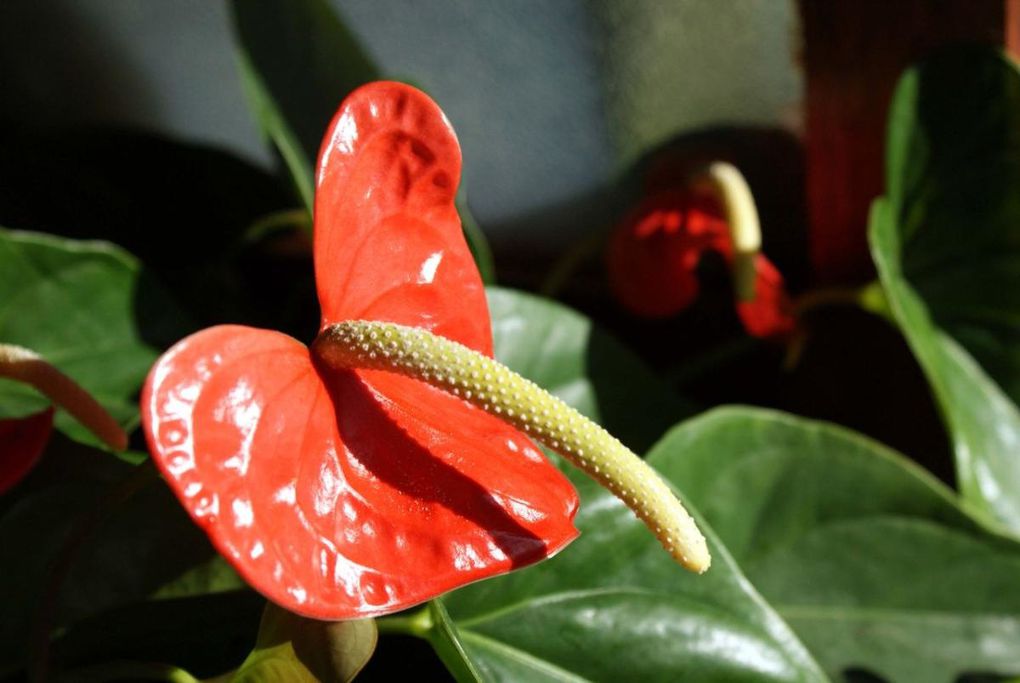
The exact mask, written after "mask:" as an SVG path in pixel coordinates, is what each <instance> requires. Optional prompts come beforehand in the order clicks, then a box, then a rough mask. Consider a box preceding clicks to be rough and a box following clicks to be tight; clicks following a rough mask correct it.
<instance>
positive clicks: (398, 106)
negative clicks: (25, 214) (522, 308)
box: [142, 83, 577, 619]
mask: <svg viewBox="0 0 1020 683" xmlns="http://www.w3.org/2000/svg"><path fill="white" fill-rule="evenodd" d="M460 165H461V157H460V148H459V146H458V144H457V140H456V137H455V136H454V134H453V131H452V129H451V128H450V125H449V123H448V121H447V120H446V118H445V117H444V116H443V114H442V112H441V111H440V110H439V108H438V107H437V106H436V105H435V103H433V102H432V101H431V100H430V99H429V98H428V97H427V96H425V95H424V94H422V93H421V92H419V91H417V90H415V89H413V88H410V87H409V86H405V85H402V84H397V83H374V84H370V85H368V86H365V87H363V88H360V89H359V90H357V91H355V92H354V93H353V94H352V95H350V96H349V97H348V98H347V99H346V100H345V101H344V103H343V105H342V106H341V108H340V111H339V112H338V113H337V116H336V118H335V119H334V120H333V123H332V124H331V126H330V128H329V130H328V132H327V135H326V138H325V140H324V142H323V148H322V151H321V153H320V158H319V168H318V179H317V194H316V204H315V268H316V280H317V284H318V291H319V301H320V304H321V307H322V327H323V328H326V327H328V326H329V325H331V324H333V323H336V322H341V321H344V320H356V319H361V320H380V321H388V322H395V323H400V324H402V325H409V326H412V327H419V328H423V329H427V330H429V331H431V332H433V333H435V334H439V335H442V336H444V337H447V338H449V339H453V340H455V341H458V342H460V343H461V344H464V345H465V346H468V347H470V348H472V349H474V350H476V351H478V352H480V353H483V354H486V355H491V354H492V339H491V332H490V323H489V316H488V310H487V307H486V303H485V298H484V292H483V289H482V283H481V280H480V278H479V276H478V273H477V270H476V269H475V267H474V264H473V262H472V260H471V257H470V254H469V252H468V249H467V247H466V245H465V244H464V240H463V237H462V236H461V230H460V223H459V220H458V218H457V214H456V211H455V209H454V205H453V199H454V194H455V191H456V187H457V183H458V182H459V178H460ZM142 406H143V420H144V425H145V429H146V434H147V437H148V439H149V445H150V448H151V450H152V453H153V458H154V459H155V461H156V463H157V464H158V465H159V467H160V468H161V469H162V471H163V472H164V474H165V475H166V478H167V480H168V481H169V482H170V485H171V486H172V487H173V489H174V491H175V492H176V494H177V496H178V497H179V498H180V500H181V502H182V503H183V504H184V506H185V507H186V508H187V509H188V511H189V512H190V514H191V515H192V517H193V518H194V519H195V520H196V521H197V522H198V523H199V524H200V525H202V526H203V527H204V528H205V529H206V531H207V532H208V533H209V535H210V537H211V538H212V540H213V542H214V543H215V544H216V546H217V547H218V548H219V550H220V551H221V552H222V553H223V554H224V555H225V556H226V557H227V558H228V559H230V560H231V561H232V562H233V564H234V565H235V566H236V567H237V569H238V570H239V571H240V573H241V574H242V575H243V576H244V577H245V579H246V580H248V582H249V583H251V584H252V585H253V586H254V587H255V588H256V589H258V590H259V591H261V592H262V593H264V594H265V595H266V596H268V597H269V598H270V599H272V600H273V601H274V602H276V603H278V604H280V605H282V606H283V607H285V608H287V609H289V610H292V611H294V612H298V613H301V614H304V615H307V616H312V617H317V618H322V619H343V618H353V617H360V616H368V615H373V614H381V613H385V612H391V611H395V610H398V609H403V608H405V607H408V606H410V605H413V604H415V603H418V602H421V601H423V600H427V599H429V598H431V597H433V596H435V595H438V594H440V593H442V592H445V591H447V590H450V589H452V588H455V587H457V586H459V585H462V584H464V583H467V582H470V581H475V580H477V579H480V578H484V577H486V576H490V575H493V574H498V573H501V572H505V571H508V570H510V569H512V568H515V567H520V566H523V565H526V564H529V563H531V562H535V561H537V560H539V559H542V558H544V557H547V556H548V555H550V554H552V553H555V552H556V551H558V550H559V549H560V548H562V547H563V546H565V545H566V544H567V543H569V542H570V541H571V540H572V539H573V538H574V537H575V536H576V534H577V532H576V530H575V529H574V527H573V522H572V520H573V516H574V512H575V511H576V508H577V496H576V493H575V491H574V489H573V487H572V486H571V485H570V484H569V482H568V481H567V480H566V478H565V477H563V475H562V474H561V473H560V472H559V471H558V470H557V469H556V468H555V467H553V466H552V465H551V464H549V463H548V461H546V460H545V458H544V457H542V456H541V454H540V453H539V451H538V449H537V448H536V447H535V446H534V444H532V443H531V441H529V439H528V438H527V437H526V436H525V435H523V434H521V433H520V432H518V431H517V430H516V429H514V428H512V427H510V426H509V425H507V424H505V423H504V422H502V421H501V420H499V419H497V418H495V417H492V416H490V415H488V414H486V413H485V412H483V411H482V410H480V409H478V408H476V407H474V406H472V405H470V404H469V403H468V402H466V401H464V400H463V399H461V398H458V397H455V396H451V395H449V394H447V393H445V392H443V391H441V390H439V389H435V388H433V387H430V386H428V385H426V384H423V383H421V382H418V381H416V380H413V379H410V378H407V377H402V376H399V375H394V374H390V373H384V372H380V371H376V370H354V371H338V370H331V369H329V368H328V367H327V366H326V365H325V364H323V363H321V362H318V361H317V360H315V359H313V357H312V355H311V354H310V352H309V349H308V348H307V347H306V346H305V345H304V344H302V343H301V342H299V341H297V340H295V339H292V338H291V337H288V336H286V335H284V334H280V333H277V332H271V331H266V330H257V329H252V328H247V327H239V326H221V327H215V328H211V329H208V330H205V331H203V332H199V333H198V334H195V335H193V336H191V337H188V338H187V339H185V340H183V341H182V342H180V343H178V344H177V345H176V346H174V347H173V348H172V349H171V350H170V351H168V352H167V354H166V355H164V356H163V357H162V358H161V359H160V361H159V362H158V363H157V364H156V366H155V367H154V368H153V370H152V372H151V374H150V376H149V379H148V381H147V383H146V387H145V390H144V392H143V397H142Z"/></svg>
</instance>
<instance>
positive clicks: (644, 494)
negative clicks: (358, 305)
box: [312, 321, 711, 573]
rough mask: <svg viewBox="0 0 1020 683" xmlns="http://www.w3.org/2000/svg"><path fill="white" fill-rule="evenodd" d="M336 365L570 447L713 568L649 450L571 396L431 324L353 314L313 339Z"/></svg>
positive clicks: (691, 560) (684, 560)
mask: <svg viewBox="0 0 1020 683" xmlns="http://www.w3.org/2000/svg"><path fill="white" fill-rule="evenodd" d="M312 350H313V352H314V353H315V354H317V356H318V357H319V358H320V359H321V360H322V361H324V362H325V363H326V364H328V365H329V366H331V367H334V368H346V369H353V368H367V369H376V370H386V371H389V372H396V373H399V374H402V375H406V376H408V377H413V378H415V379H418V380H421V381H424V382H427V383H429V384H431V385H432V386H434V387H438V388H440V389H442V390H444V391H447V392H449V393H451V394H453V395H455V396H459V397H461V398H463V399H464V400H466V401H468V402H469V403H471V404H472V405H474V406H477V407H478V408H481V409H482V410H484V411H485V412H487V413H490V414H492V415H495V416H496V417H499V418H501V419H502V420H504V421H506V422H509V423H510V424H512V425H514V426H515V427H517V428H518V429H520V430H521V431H523V432H525V433H527V434H528V435H529V436H532V437H534V438H535V439H537V440H539V441H541V442H542V443H544V444H545V445H547V446H549V447H550V448H552V449H553V450H555V451H557V452H558V453H560V454H562V455H563V456H564V457H565V458H566V459H567V460H569V461H570V462H571V463H573V464H574V465H576V466H577V467H579V468H580V469H582V470H584V471H585V472H586V473H587V474H588V475H589V476H591V477H592V478H593V479H595V480H596V481H598V482H599V483H600V484H602V485H603V486H605V487H606V488H607V489H609V490H610V491H611V492H612V493H613V494H615V495H616V496H617V497H618V498H620V499H621V500H623V502H624V503H626V504H627V506H628V507H629V508H630V509H631V510H633V511H634V513H635V514H636V515H637V516H638V517H639V518H640V519H641V520H642V521H643V522H644V523H645V524H646V525H647V526H648V528H649V529H651V531H652V532H653V533H654V534H655V536H656V538H658V539H659V542H660V543H662V545H663V547H665V548H666V550H667V551H668V552H669V553H670V555H672V556H673V558H674V559H675V560H676V561H677V562H679V563H680V564H681V565H683V566H684V567H686V568H687V569H690V570H692V571H695V572H699V573H700V572H703V571H705V570H706V569H707V568H708V566H709V564H710V562H711V558H710V557H709V553H708V546H707V544H706V543H705V537H704V536H703V535H702V534H701V532H700V531H699V530H698V527H697V525H696V524H695V523H694V520H693V519H691V516H690V515H689V514H688V513H687V511H686V510H685V509H684V507H683V506H682V505H681V504H680V501H678V500H677V499H676V496H675V495H674V494H673V491H672V490H671V489H670V488H669V486H668V485H667V484H666V483H665V482H664V481H663V480H662V479H661V478H660V477H659V475H658V474H657V473H656V472H655V470H653V469H652V468H651V467H649V466H648V465H647V464H646V463H645V462H644V461H643V460H641V458H639V457H638V456H636V455H635V454H634V453H632V452H631V451H630V450H629V449H628V448H627V447H626V446H624V445H623V444H622V443H620V442H619V441H618V440H617V439H616V438H614V437H613V436H611V435H610V434H609V433H608V432H607V431H605V430H604V429H602V428H601V427H599V426H598V425H597V424H595V423H594V422H592V421H591V420H589V419H588V418H586V417H584V416H583V415H581V414H580V413H579V412H577V411H576V410H574V409H573V408H571V407H570V406H568V405H567V404H566V403H564V402H563V401H561V400H560V399H558V398H556V397H555V396H553V395H552V394H550V393H548V392H547V391H545V390H544V389H542V388H540V387H539V386H538V385H536V384H535V383H533V382H531V381H529V380H527V379H524V378H523V377H521V376H520V375H518V374H516V373H515V372H513V371H512V370H510V369H509V368H507V367H505V366H503V365H501V364H500V363H498V362H496V361H495V360H493V359H492V358H489V357H488V356H485V355H483V354H481V353H478V352H477V351H474V350H472V349H469V348H467V347H466V346H464V345H462V344H459V343H457V342H454V341H450V340H449V339H445V338H443V337H439V336H436V335H434V334H432V333H430V332H428V331H426V330H422V329H418V328H413V327H406V326H403V325H396V324H392V323H383V322H368V321H347V322H343V323H340V324H337V325H333V326H331V327H328V328H326V329H325V330H323V331H322V332H321V333H320V334H319V337H318V338H317V339H316V340H315V343H314V344H313V345H312Z"/></svg>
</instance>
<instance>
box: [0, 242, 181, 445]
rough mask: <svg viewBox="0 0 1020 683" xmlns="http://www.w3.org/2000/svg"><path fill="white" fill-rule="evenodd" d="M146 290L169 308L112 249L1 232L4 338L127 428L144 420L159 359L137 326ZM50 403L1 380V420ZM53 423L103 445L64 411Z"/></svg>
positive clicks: (0, 333) (0, 335)
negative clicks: (141, 407) (142, 396)
mask: <svg viewBox="0 0 1020 683" xmlns="http://www.w3.org/2000/svg"><path fill="white" fill-rule="evenodd" d="M142 288H144V289H145V290H146V292H145V296H146V297H147V298H148V297H154V298H153V299H152V300H151V301H150V303H153V304H157V303H158V304H160V305H165V306H166V307H167V308H170V304H169V303H168V302H166V300H165V299H164V298H162V297H161V296H160V293H161V292H160V289H159V287H158V286H156V285H155V284H154V283H152V282H151V281H149V280H148V279H147V278H146V277H144V275H143V273H142V271H141V268H140V266H139V264H138V263H137V261H135V260H134V258H132V257H131V256H130V255H128V254H127V253H125V252H123V251H121V250H120V249H118V248H117V247H114V246H113V245H111V244H107V243H103V242H78V241H74V240H64V239H59V238H54V237H49V236H46V235H41V234H37V233H27V232H16V231H10V230H2V229H0V302H3V303H2V304H0V309H2V314H0V340H2V341H3V342H5V343H10V344H16V345H20V346H25V347H26V348H30V349H32V350H33V351H36V352H37V353H39V354H40V355H42V356H43V357H44V358H45V359H46V360H47V361H48V362H50V363H52V364H53V365H55V366H56V367H57V368H59V369H60V370H61V371H62V372H64V373H66V374H67V375H69V376H70V377H71V378H73V379H74V380H75V381H76V382H78V384H80V385H81V386H82V387H83V388H84V389H85V390H87V391H88V392H89V393H90V394H92V396H94V397H95V398H96V399H97V400H98V401H99V402H100V403H101V404H102V405H103V407H104V408H106V409H107V411H109V412H110V414H111V415H113V416H114V417H115V418H116V419H117V420H118V421H119V422H120V423H121V425H122V426H124V427H125V428H128V429H130V428H131V427H132V426H134V425H135V424H137V419H138V413H137V408H136V406H135V404H134V400H133V397H134V395H135V393H136V392H137V391H138V389H139V387H140V386H141V384H142V381H143V379H144V378H145V373H146V371H147V370H148V368H149V366H150V365H151V364H152V362H153V360H155V358H156V355H157V354H156V351H155V350H154V349H153V348H152V347H151V346H150V345H149V344H148V343H146V340H145V339H144V337H143V334H144V331H143V330H142V329H140V326H139V323H138V320H137V315H136V304H137V297H138V296H140V293H139V289H142ZM47 403H48V402H47V401H46V400H45V399H43V398H42V397H41V396H40V395H39V394H37V393H36V392H35V391H34V390H32V389H30V388H27V387H25V386H23V385H20V384H16V383H14V382H12V381H9V380H0V409H2V410H3V411H4V415H0V417H22V416H25V415H29V414H32V413H37V412H39V411H40V410H41V409H43V408H45V407H46V405H47ZM54 422H55V426H56V427H57V429H59V430H60V431H62V432H64V433H65V434H67V435H68V436H70V437H72V438H74V439H76V440H78V441H82V442H83V443H88V444H94V443H97V441H96V439H95V437H94V436H92V434H90V433H89V432H88V430H86V429H85V428H84V427H82V426H81V425H79V424H78V423H77V422H76V421H75V420H74V419H73V418H71V417H70V416H69V415H67V414H66V413H64V412H63V411H58V412H57V413H56V416H55V421H54Z"/></svg>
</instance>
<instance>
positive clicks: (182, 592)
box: [0, 440, 244, 672]
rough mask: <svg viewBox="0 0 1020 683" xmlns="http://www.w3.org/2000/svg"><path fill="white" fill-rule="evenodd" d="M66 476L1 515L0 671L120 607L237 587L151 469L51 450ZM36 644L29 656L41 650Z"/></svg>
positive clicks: (79, 451) (57, 447)
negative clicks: (44, 636)
mask: <svg viewBox="0 0 1020 683" xmlns="http://www.w3.org/2000/svg"><path fill="white" fill-rule="evenodd" d="M53 447H54V451H53V452H51V453H50V455H51V457H50V460H54V461H55V460H60V462H59V463H49V464H50V465H52V467H50V469H58V468H57V465H60V466H61V467H59V469H60V471H61V472H62V474H63V476H62V477H60V479H59V480H58V481H56V482H54V483H51V484H49V485H41V486H38V487H36V483H37V482H36V481H33V480H31V479H30V480H28V481H26V482H25V484H26V486H27V487H28V489H29V490H27V491H25V492H24V493H23V495H21V497H20V498H18V499H17V500H16V501H15V502H14V503H13V504H12V505H11V506H10V507H9V508H8V509H6V510H4V511H3V513H2V516H0V566H2V567H4V574H3V576H4V580H3V581H2V582H0V604H3V606H4V619H2V620H0V672H3V671H5V670H8V669H13V668H16V667H17V666H19V665H21V664H23V663H24V657H25V655H26V652H27V651H28V649H29V648H28V647H26V645H27V641H28V638H29V634H31V633H33V631H34V630H35V629H37V628H38V627H40V626H41V625H43V624H45V626H46V627H45V628H44V629H43V632H44V633H45V632H58V631H59V630H61V629H62V627H65V626H68V625H73V624H75V623H77V622H80V621H81V620H82V619H85V618H88V617H91V616H94V615H98V614H100V613H102V612H104V611H106V610H109V609H111V608H114V607H117V606H123V605H128V604H131V603H136V602H140V601H143V600H146V599H148V598H150V597H153V596H157V597H160V598H171V597H182V596H188V595H202V594H207V593H211V592H219V591H226V590H231V589H237V588H240V587H243V586H244V584H243V582H242V581H241V580H240V578H238V576H237V574H236V573H235V572H234V571H233V569H231V568H230V567H229V566H228V565H226V563H224V562H222V561H221V560H219V559H218V558H219V556H218V555H217V554H216V553H215V551H214V550H213V548H212V546H211V545H210V543H209V541H208V540H207V539H206V537H205V534H203V533H202V531H201V530H200V529H199V528H198V527H197V526H195V524H194V523H193V522H192V521H191V519H190V518H189V517H188V515H187V513H186V512H185V511H184V510H183V509H182V508H181V506H180V504H179V503H178V502H177V500H176V498H175V497H174V496H173V494H172V493H171V492H170V491H169V489H167V487H166V485H165V484H164V483H163V481H162V480H160V479H159V478H158V476H157V475H156V473H155V470H154V469H153V468H152V466H151V463H150V464H146V465H143V466H139V467H129V466H127V465H125V464H124V463H121V462H119V461H117V460H115V459H112V458H109V457H104V455H105V454H102V453H99V452H97V451H94V450H91V449H86V448H82V447H75V446H73V445H72V444H70V442H67V441H66V440H60V441H59V442H56V443H55V444H54V445H53ZM38 646H39V643H38V642H36V643H35V645H34V647H36V648H38Z"/></svg>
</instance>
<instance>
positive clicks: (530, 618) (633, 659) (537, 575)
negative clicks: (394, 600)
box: [443, 480, 825, 681]
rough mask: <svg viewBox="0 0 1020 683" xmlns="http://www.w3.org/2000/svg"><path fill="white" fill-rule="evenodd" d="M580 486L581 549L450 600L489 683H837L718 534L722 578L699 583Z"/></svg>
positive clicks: (624, 515) (611, 503)
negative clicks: (745, 574)
mask: <svg viewBox="0 0 1020 683" xmlns="http://www.w3.org/2000/svg"><path fill="white" fill-rule="evenodd" d="M576 483H577V484H578V490H579V491H580V493H581V510H580V512H579V513H578V516H577V525H578V528H579V529H580V530H581V534H582V535H581V537H580V538H579V539H578V540H577V541H575V542H574V543H573V544H572V545H570V546H569V547H568V548H567V549H565V550H564V551H563V552H562V553H561V554H560V555H559V556H557V557H556V558H554V559H552V560H548V561H546V562H543V563H541V564H539V565H537V566H535V567H531V568H529V569H526V570H523V571H520V572H515V573H512V574H509V575H507V576H503V577H499V578H496V579H491V580H488V581H484V582H481V583H477V584H474V585H472V586H468V587H466V588H463V589H460V590H458V591H456V592H454V593H452V594H450V595H448V596H446V597H445V598H443V601H444V603H445V604H446V606H447V609H448V610H449V613H450V616H451V617H452V619H453V621H454V623H455V624H456V628H457V632H458V634H459V638H460V642H461V643H462V644H463V647H464V650H465V652H466V654H467V657H468V658H469V660H470V661H471V663H472V664H473V665H474V666H475V667H476V668H477V669H478V670H479V671H480V672H481V674H482V677H483V679H484V680H493V681H503V680H505V681H523V680H527V681H580V680H691V681H705V680H720V681H722V680H725V681H821V680H825V677H824V676H823V675H822V673H821V671H820V670H819V669H818V667H817V665H816V664H815V663H814V661H813V660H812V659H811V657H810V655H808V653H807V651H806V650H805V649H804V647H803V646H802V645H801V644H800V643H799V642H798V641H797V639H796V637H795V636H794V635H793V633H792V632H791V631H790V630H789V628H788V627H787V626H786V624H784V623H783V621H782V620H781V619H780V618H779V617H778V616H777V615H776V614H775V613H774V612H773V611H772V609H771V608H770V607H768V605H766V604H765V602H764V601H763V600H762V599H761V597H760V596H759V595H758V594H757V593H756V592H755V590H754V589H753V588H752V587H751V585H750V584H749V583H748V582H747V580H746V579H745V578H744V577H743V575H741V573H740V570H739V569H737V567H736V565H735V564H734V563H733V561H732V559H731V558H730V556H729V554H728V553H727V552H726V550H725V548H723V546H722V545H721V544H720V543H719V542H718V541H717V540H715V538H714V535H713V534H712V533H711V531H710V530H707V528H706V527H704V526H703V527H702V528H703V529H706V530H707V531H708V537H709V545H710V547H711V551H712V556H713V564H712V568H711V569H710V570H709V571H708V572H707V573H706V574H705V575H703V576H696V575H694V574H690V573H687V572H685V571H684V570H683V569H681V568H680V567H679V566H678V565H676V564H675V563H674V562H673V560H672V559H670V557H669V555H667V554H666V552H665V551H664V550H663V549H662V547H661V546H660V545H659V544H658V542H657V541H656V540H655V538H654V537H653V536H652V535H651V534H650V533H649V531H648V530H647V529H646V528H645V527H644V525H643V524H641V523H640V522H638V521H637V519H636V518H635V517H634V515H633V513H631V512H630V511H629V510H628V509H627V508H625V507H624V506H623V505H622V503H620V502H619V501H618V500H617V499H616V498H614V497H613V496H612V495H611V494H609V493H607V492H606V491H605V490H603V489H602V488H600V487H599V486H598V485H596V484H594V483H592V482H590V481H588V480H583V481H581V480H577V482H576Z"/></svg>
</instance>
